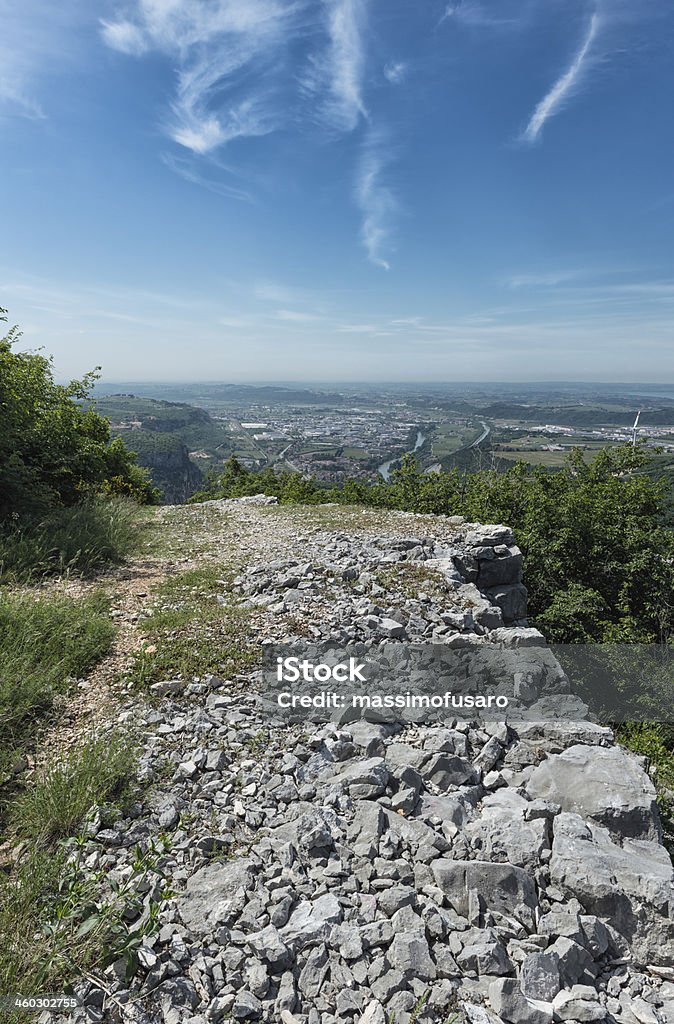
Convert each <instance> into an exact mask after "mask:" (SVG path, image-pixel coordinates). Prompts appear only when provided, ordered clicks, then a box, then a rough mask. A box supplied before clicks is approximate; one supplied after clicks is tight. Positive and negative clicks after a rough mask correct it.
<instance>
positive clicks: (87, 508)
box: [0, 498, 144, 583]
mask: <svg viewBox="0 0 674 1024" xmlns="http://www.w3.org/2000/svg"><path fill="white" fill-rule="evenodd" d="M143 536H144V530H143V528H142V526H141V521H140V518H139V516H138V508H137V506H136V505H135V504H134V503H133V502H131V501H127V500H124V499H122V498H108V499H103V498H93V499H90V500H87V501H83V502H82V503H81V504H79V505H74V506H73V507H72V508H61V509H56V510H55V511H53V512H50V513H49V515H48V516H45V517H44V518H43V519H40V520H37V521H31V522H27V523H22V522H18V523H16V524H14V525H12V526H5V527H3V528H2V529H1V530H0V583H17V582H31V581H35V580H37V579H41V578H43V577H45V576H60V575H64V574H67V573H71V574H75V575H82V576H88V575H91V573H93V572H95V571H96V570H98V569H100V568H102V567H104V566H106V565H116V564H119V563H120V562H123V561H124V559H125V558H126V557H127V555H129V554H130V552H131V551H133V550H134V549H135V548H137V547H138V545H139V543H140V541H141V540H142V538H143Z"/></svg>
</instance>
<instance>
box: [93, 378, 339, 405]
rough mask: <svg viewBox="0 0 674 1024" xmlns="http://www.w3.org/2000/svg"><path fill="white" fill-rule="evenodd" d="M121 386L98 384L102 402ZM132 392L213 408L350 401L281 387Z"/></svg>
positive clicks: (161, 387) (145, 387) (136, 387)
mask: <svg viewBox="0 0 674 1024" xmlns="http://www.w3.org/2000/svg"><path fill="white" fill-rule="evenodd" d="M119 387H120V385H119V384H116V385H110V384H108V385H104V384H99V386H98V388H97V394H98V395H100V396H101V401H103V400H107V397H114V398H117V397H120V396H119V395H117V394H112V391H113V389H114V388H119ZM124 387H128V388H130V389H132V390H133V393H134V395H137V396H156V395H161V396H162V398H163V399H165V400H167V401H169V402H171V403H182V402H185V401H188V402H196V403H198V404H202V405H207V406H210V405H211V404H213V405H218V406H219V405H221V404H222V403H228V402H232V403H236V404H239V405H240V404H250V405H264V404H270V405H278V404H289V405H341V404H342V403H344V402H346V401H347V398H346V396H345V395H342V394H339V393H338V392H336V391H323V390H322V389H320V388H310V387H306V388H303V387H298V386H287V387H286V386H284V385H282V384H218V383H203V384H154V383H144V384H143V383H138V384H132V383H129V384H125V385H124Z"/></svg>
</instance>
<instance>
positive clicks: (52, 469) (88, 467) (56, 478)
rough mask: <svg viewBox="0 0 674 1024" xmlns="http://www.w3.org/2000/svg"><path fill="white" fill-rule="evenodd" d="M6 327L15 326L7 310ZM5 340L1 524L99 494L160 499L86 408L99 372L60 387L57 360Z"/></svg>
mask: <svg viewBox="0 0 674 1024" xmlns="http://www.w3.org/2000/svg"><path fill="white" fill-rule="evenodd" d="M0 321H4V322H6V321H7V317H6V310H3V309H0ZM20 336H21V335H20V332H19V330H18V328H16V327H13V328H12V329H11V330H10V331H9V333H8V334H6V335H5V337H3V338H1V339H0V522H3V521H7V520H11V519H16V518H19V517H26V516H35V515H41V514H43V513H45V512H47V511H49V510H50V509H53V508H58V507H63V506H70V505H74V504H76V503H77V502H79V501H80V500H81V499H83V498H85V497H87V496H90V495H91V494H94V493H107V494H126V495H129V496H130V497H132V498H135V499H136V500H138V501H140V502H151V501H152V500H154V492H153V489H152V487H151V485H150V483H149V481H148V478H147V476H146V474H145V472H144V471H143V470H142V469H141V468H140V467H139V466H137V465H136V464H135V460H134V457H133V455H132V454H131V453H130V452H129V451H128V450H127V448H126V447H125V445H124V443H123V442H122V441H121V440H112V439H111V437H110V427H109V424H108V422H107V420H105V419H103V417H102V416H99V415H98V414H97V413H96V412H94V411H93V410H92V409H90V408H86V407H85V405H84V403H85V401H86V400H87V399H88V398H89V396H90V392H91V389H92V387H93V385H94V384H95V382H96V380H97V379H98V371H97V370H94V371H92V372H91V373H88V374H86V375H85V376H84V377H83V378H82V379H81V380H73V381H71V382H70V383H69V384H57V383H56V382H55V380H54V373H53V364H52V360H51V359H49V358H47V357H46V356H44V355H41V354H40V353H37V352H17V351H16V350H15V347H14V346H15V344H16V342H17V341H18V339H19V338H20Z"/></svg>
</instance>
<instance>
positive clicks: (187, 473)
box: [121, 430, 204, 505]
mask: <svg viewBox="0 0 674 1024" xmlns="http://www.w3.org/2000/svg"><path fill="white" fill-rule="evenodd" d="M121 436H123V439H124V442H125V443H126V446H127V448H130V449H131V451H133V452H135V453H136V456H137V459H138V463H139V465H141V466H144V467H145V468H146V469H148V470H149V471H150V476H151V477H152V482H153V484H155V486H156V487H159V489H160V490H161V492H162V501H163V502H164V503H165V504H167V505H173V504H180V503H181V502H184V501H187V499H188V498H189V497H190V496H191V495H192V494H194V492H195V491H198V490H199V488H200V487H201V486H202V485H203V483H204V476H203V473H202V472H201V470H200V469H199V467H198V466H196V465H195V464H194V463H193V462H192V460H191V459H190V456H189V452H188V450H187V446H186V445H184V444H183V442H182V441H181V440H180V439H179V438H178V437H175V436H174V435H171V434H160V433H154V432H153V431H146V430H134V431H132V432H125V433H124V434H123V435H121Z"/></svg>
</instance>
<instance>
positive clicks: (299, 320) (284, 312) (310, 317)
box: [276, 309, 321, 324]
mask: <svg viewBox="0 0 674 1024" xmlns="http://www.w3.org/2000/svg"><path fill="white" fill-rule="evenodd" d="M276 319H277V320H285V321H287V322H288V323H295V324H303V323H313V322H315V321H316V320H320V319H321V318H320V317H319V316H316V314H315V313H302V312H300V311H299V310H297V309H279V310H277V312H276Z"/></svg>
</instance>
